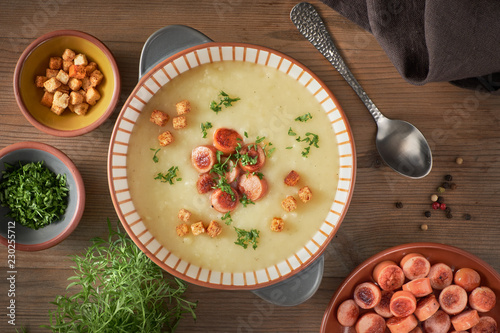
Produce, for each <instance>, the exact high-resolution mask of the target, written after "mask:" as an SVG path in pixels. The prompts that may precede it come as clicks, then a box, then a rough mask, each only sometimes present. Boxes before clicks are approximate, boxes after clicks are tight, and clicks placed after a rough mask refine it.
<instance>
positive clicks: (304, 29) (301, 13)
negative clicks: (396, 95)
mask: <svg viewBox="0 0 500 333" xmlns="http://www.w3.org/2000/svg"><path fill="white" fill-rule="evenodd" d="M290 19H291V20H292V22H293V23H294V24H295V26H296V27H297V29H298V30H299V32H300V33H301V34H302V35H304V37H305V38H306V39H307V40H308V41H309V42H310V43H311V44H312V45H313V46H314V47H315V48H317V49H318V51H319V52H320V53H321V54H322V55H323V56H324V57H325V58H326V59H327V60H328V61H329V62H330V63H331V64H332V65H333V67H335V69H336V70H337V71H338V72H339V73H340V75H342V76H343V77H344V79H345V80H346V81H347V83H349V85H350V86H351V88H352V89H354V91H355V92H356V94H358V96H359V98H361V101H363V103H364V104H365V105H366V107H367V108H368V111H370V113H371V115H372V116H373V119H375V121H376V122H377V121H378V119H379V118H383V117H384V116H383V115H382V113H381V112H380V111H379V109H378V108H377V106H376V105H375V104H374V103H373V101H372V100H371V99H370V97H368V95H367V94H366V92H365V91H364V90H363V88H362V87H361V85H360V84H359V83H358V81H357V80H356V78H355V77H354V75H353V74H352V72H351V71H350V70H349V68H348V67H347V65H346V63H345V62H344V59H342V57H341V56H340V53H339V51H338V50H337V48H336V47H335V44H334V43H333V40H332V38H331V36H330V34H329V33H328V31H327V30H326V27H325V24H324V23H323V20H322V19H321V17H320V16H319V13H318V12H317V11H316V9H315V8H314V7H313V6H312V5H311V4H309V3H307V2H301V3H299V4H297V5H295V7H293V9H292V11H291V12H290Z"/></svg>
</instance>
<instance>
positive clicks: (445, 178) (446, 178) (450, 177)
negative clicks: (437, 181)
mask: <svg viewBox="0 0 500 333" xmlns="http://www.w3.org/2000/svg"><path fill="white" fill-rule="evenodd" d="M444 180H446V181H447V182H451V181H452V180H453V177H452V176H451V175H446V176H444Z"/></svg>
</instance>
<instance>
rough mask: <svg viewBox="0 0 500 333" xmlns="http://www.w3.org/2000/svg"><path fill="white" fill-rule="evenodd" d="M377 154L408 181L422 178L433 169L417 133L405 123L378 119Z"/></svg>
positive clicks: (383, 118)
mask: <svg viewBox="0 0 500 333" xmlns="http://www.w3.org/2000/svg"><path fill="white" fill-rule="evenodd" d="M377 127H378V131H377V137H376V145H377V150H378V152H379V154H380V156H381V157H382V159H383V160H384V162H385V163H386V164H387V165H389V166H390V167H391V168H392V169H394V170H395V171H396V172H398V173H400V174H402V175H404V176H407V177H410V178H415V179H418V178H422V177H425V176H426V175H427V174H429V172H430V171H431V168H432V154H431V150H430V148H429V145H428V144H427V141H426V140H425V137H424V136H423V135H422V133H420V131H419V130H418V129H417V128H416V127H415V126H413V125H412V124H410V123H409V122H407V121H404V120H398V119H389V118H386V117H380V118H379V119H378V120H377Z"/></svg>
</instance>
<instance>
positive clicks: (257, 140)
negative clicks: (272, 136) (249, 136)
mask: <svg viewBox="0 0 500 333" xmlns="http://www.w3.org/2000/svg"><path fill="white" fill-rule="evenodd" d="M265 138H266V137H265V136H263V137H260V136H257V139H255V143H261V142H262V141H264V139H265Z"/></svg>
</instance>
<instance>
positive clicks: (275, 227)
mask: <svg viewBox="0 0 500 333" xmlns="http://www.w3.org/2000/svg"><path fill="white" fill-rule="evenodd" d="M283 229H285V221H283V219H282V218H280V217H275V218H273V220H272V222H271V230H272V231H276V232H281V231H283Z"/></svg>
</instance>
